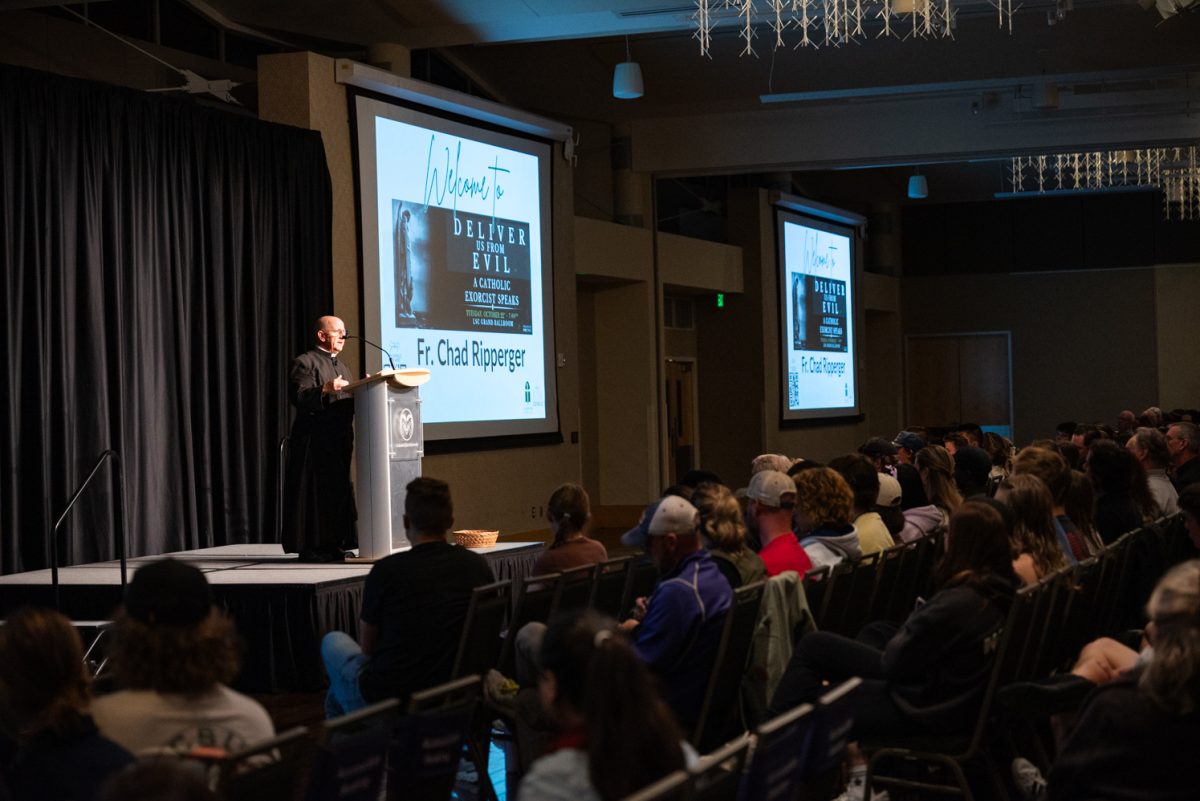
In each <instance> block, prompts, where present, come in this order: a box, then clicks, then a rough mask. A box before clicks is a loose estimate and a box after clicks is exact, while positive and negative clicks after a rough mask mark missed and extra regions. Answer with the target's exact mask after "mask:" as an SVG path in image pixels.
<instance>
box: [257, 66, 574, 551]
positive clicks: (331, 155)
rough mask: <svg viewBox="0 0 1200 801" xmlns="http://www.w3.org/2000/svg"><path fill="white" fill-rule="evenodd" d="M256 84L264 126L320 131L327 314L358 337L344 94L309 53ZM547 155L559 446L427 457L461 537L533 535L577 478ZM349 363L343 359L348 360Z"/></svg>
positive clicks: (567, 288)
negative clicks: (329, 294) (326, 211)
mask: <svg viewBox="0 0 1200 801" xmlns="http://www.w3.org/2000/svg"><path fill="white" fill-rule="evenodd" d="M259 83H260V99H259V106H260V114H261V116H262V118H263V119H267V120H273V121H276V122H284V123H287V124H290V125H298V126H301V127H307V128H312V129H314V130H317V131H320V132H321V136H322V139H323V140H324V142H325V151H326V156H327V158H328V161H329V172H330V178H331V179H332V183H333V265H334V276H333V281H334V305H335V307H336V309H337V310H338V313H339V314H340V315H341V316H342V317H343V318H344V319H345V320H346V324H347V325H348V326H349V327H351V328H352V329H355V328H358V327H359V319H360V314H359V312H360V310H359V287H358V246H357V237H358V224H357V219H356V216H355V198H354V173H353V162H352V159H351V141H350V130H349V119H348V117H349V104H348V103H347V100H346V89H345V87H344V86H342V85H340V84H338V83H336V81H335V80H334V62H333V61H332V60H331V59H328V58H325V57H323V56H318V55H315V54H312V53H290V54H285V55H279V56H268V57H264V58H262V59H260V60H259ZM553 152H554V155H553V157H552V180H553V186H552V196H553V197H554V199H555V206H554V210H553V238H554V254H553V255H554V309H555V314H556V317H555V351H556V354H557V355H561V356H562V357H563V358H564V359H565V366H563V367H561V368H558V414H559V421H560V428H561V430H562V432H563V437H564V442H563V443H562V444H559V445H547V446H541V447H531V448H512V449H506V450H496V451H484V452H477V453H462V454H444V455H433V456H427V457H426V458H425V463H424V465H423V471H424V473H425V475H429V476H436V477H438V478H441V479H444V480H446V481H449V482H450V484H451V486H452V487H453V488H454V498H455V522H456V525H457V526H459V527H462V528H499V529H500V530H501V531H502V532H503V533H504V534H505V535H507V536H511V535H513V534H520V533H521V532H526V531H538V532H540V531H542V530H543V529H544V521H543V520H542V517H541V514H540V510H541V509H543V508H544V507H545V503H546V499H547V498H548V497H549V495H550V493H551V491H552V490H553V489H554V488H555V487H556V486H558V484H560V483H562V482H563V481H579V477H580V470H581V468H580V448H579V445H578V444H572V443H571V442H570V440H571V435H572V433H577V432H578V431H579V378H578V376H579V366H578V363H577V358H576V354H577V344H576V328H577V326H576V320H575V314H576V304H575V265H574V253H575V226H574V214H573V211H572V200H571V199H572V196H573V188H572V172H571V169H570V168H569V167H568V166H567V165H566V164H565V163H564V162H563V160H562V159H561V156H560V154H561V149H560V148H558V147H556V148H554V151H553ZM348 350H349V349H348ZM556 354H555V353H552V354H549V358H550V359H552V360H553V359H554V358H555V355H556ZM357 356H358V354H356V353H351V354H350V358H352V359H353V358H355V357H357ZM360 364H361V362H360ZM434 380H436V378H435V379H434Z"/></svg>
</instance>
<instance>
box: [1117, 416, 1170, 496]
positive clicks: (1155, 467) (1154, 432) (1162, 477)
mask: <svg viewBox="0 0 1200 801" xmlns="http://www.w3.org/2000/svg"><path fill="white" fill-rule="evenodd" d="M1125 448H1126V450H1128V451H1129V452H1130V453H1132V454H1133V458H1134V459H1136V460H1137V461H1138V463H1139V464H1141V466H1142V469H1143V470H1145V472H1146V483H1147V484H1148V485H1149V487H1150V494H1151V495H1152V496H1153V497H1154V502H1155V504H1157V505H1158V513H1159V516H1162V517H1166V516H1168V515H1173V514H1175V513H1176V512H1178V511H1179V492H1178V491H1177V490H1176V489H1175V485H1174V484H1172V483H1171V479H1170V478H1168V477H1167V465H1168V464H1170V462H1171V452H1170V450H1169V449H1168V448H1167V438H1166V437H1164V436H1163V434H1162V432H1161V431H1159V430H1158V429H1156V428H1139V429H1138V430H1137V431H1134V432H1133V436H1131V437H1130V438H1129V440H1128V441H1127V442H1126V443H1125Z"/></svg>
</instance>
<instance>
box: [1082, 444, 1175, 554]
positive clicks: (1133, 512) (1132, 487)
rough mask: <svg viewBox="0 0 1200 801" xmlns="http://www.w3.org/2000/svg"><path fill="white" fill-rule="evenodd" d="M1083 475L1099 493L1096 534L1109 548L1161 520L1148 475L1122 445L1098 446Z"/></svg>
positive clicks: (1092, 451)
mask: <svg viewBox="0 0 1200 801" xmlns="http://www.w3.org/2000/svg"><path fill="white" fill-rule="evenodd" d="M1084 472H1085V473H1087V476H1088V478H1090V479H1091V480H1092V486H1093V487H1095V489H1096V531H1098V532H1099V533H1100V539H1102V540H1103V541H1104V543H1105V544H1106V545H1111V544H1112V543H1114V542H1116V541H1117V538H1118V537H1120V536H1121V535H1122V534H1124V533H1125V532H1127V531H1133V530H1134V529H1135V528H1138V527H1139V526H1141V525H1142V523H1144V522H1146V521H1148V520H1153V519H1155V518H1156V517H1158V514H1157V510H1158V507H1157V505H1155V504H1154V499H1153V496H1151V495H1150V488H1149V485H1148V484H1147V483H1146V475H1145V472H1144V471H1143V470H1142V468H1141V465H1139V464H1138V463H1137V460H1136V459H1134V457H1133V454H1131V453H1130V452H1129V451H1127V450H1125V449H1124V448H1122V447H1121V446H1120V445H1117V444H1116V443H1115V442H1108V441H1103V442H1097V443H1096V444H1095V446H1093V447H1092V450H1091V455H1090V456H1089V457H1088V462H1087V469H1086V470H1085V471H1084Z"/></svg>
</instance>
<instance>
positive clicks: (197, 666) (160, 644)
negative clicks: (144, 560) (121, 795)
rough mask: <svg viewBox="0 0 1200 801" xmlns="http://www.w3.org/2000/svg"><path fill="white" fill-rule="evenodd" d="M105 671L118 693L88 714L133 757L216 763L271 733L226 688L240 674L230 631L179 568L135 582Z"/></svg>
mask: <svg viewBox="0 0 1200 801" xmlns="http://www.w3.org/2000/svg"><path fill="white" fill-rule="evenodd" d="M109 664H110V665H111V667H112V669H113V672H114V674H115V676H116V680H117V683H118V685H119V686H120V687H121V689H120V690H119V691H118V692H115V693H112V694H110V695H106V696H102V697H100V698H97V699H96V700H95V701H94V702H93V703H92V715H93V717H94V718H95V720H96V725H97V726H98V727H99V729H100V731H101V733H102V734H104V736H105V737H108V738H109V739H110V740H113V741H114V742H116V743H118V744H119V745H121V746H123V747H124V748H126V749H127V750H129V751H131V752H132V753H134V754H136V755H152V754H164V753H169V754H185V755H193V756H206V757H220V756H222V755H224V754H228V753H232V752H235V751H239V750H242V749H244V748H246V747H247V746H250V745H253V744H255V743H257V742H261V741H263V740H267V739H269V738H271V737H273V736H274V735H275V727H274V725H273V724H272V723H271V718H270V716H269V715H268V714H267V711H266V710H265V709H264V708H263V707H262V705H261V704H259V703H258V702H257V701H255V700H254V699H252V698H249V697H247V696H245V695H242V694H241V693H238V692H235V691H234V690H232V689H230V688H229V687H228V686H227V684H228V682H230V681H232V680H233V678H234V676H235V675H237V672H238V669H239V667H240V665H239V657H238V646H237V633H236V631H235V629H234V626H233V622H232V621H230V620H229V618H228V617H226V615H225V614H224V613H223V612H222V611H220V610H218V609H215V608H214V607H213V604H212V593H211V591H210V589H209V586H208V581H207V580H205V578H204V574H203V573H201V572H200V571H199V570H197V569H196V568H195V567H193V566H192V565H189V564H187V563H185V562H181V561H177V560H174V559H164V560H162V561H160V562H153V563H151V564H149V565H147V566H145V567H143V568H141V569H140V570H138V571H137V572H136V573H135V574H134V576H133V580H132V581H130V583H129V587H128V589H127V590H126V593H125V605H124V608H123V610H122V611H121V612H120V613H119V614H118V616H117V619H116V623H115V626H114V629H113V645H112V652H111V655H110V663H109Z"/></svg>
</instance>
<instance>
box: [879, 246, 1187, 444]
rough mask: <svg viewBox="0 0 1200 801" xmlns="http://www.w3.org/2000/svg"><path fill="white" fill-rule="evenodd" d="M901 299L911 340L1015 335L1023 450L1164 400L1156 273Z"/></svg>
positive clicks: (1031, 280) (919, 292) (965, 287)
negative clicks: (1063, 430)
mask: <svg viewBox="0 0 1200 801" xmlns="http://www.w3.org/2000/svg"><path fill="white" fill-rule="evenodd" d="M901 291H902V297H903V310H904V316H903V319H904V332H905V333H906V334H935V333H946V334H955V333H966V332H975V331H1007V330H1011V331H1012V392H1013V417H1014V429H1015V430H1014V432H1013V434H1014V439H1015V441H1016V442H1017V443H1018V444H1020V443H1024V442H1028V441H1030V440H1032V439H1036V438H1038V437H1046V436H1053V434H1054V426H1055V424H1056V423H1058V422H1061V421H1064V420H1076V421H1080V422H1083V421H1099V420H1104V421H1109V422H1112V421H1113V420H1115V418H1116V415H1117V413H1118V412H1119V411H1120V410H1121V409H1124V408H1132V409H1135V410H1140V409H1143V408H1145V407H1146V406H1149V405H1150V404H1152V403H1155V402H1156V400H1157V398H1158V395H1159V392H1158V375H1159V366H1158V353H1159V347H1158V336H1157V335H1158V326H1157V324H1156V318H1157V313H1156V308H1155V307H1156V300H1157V295H1156V292H1157V290H1156V282H1155V271H1154V270H1153V269H1141V270H1097V271H1087V272H1069V273H1068V272H1064V273H1043V274H1024V275H954V276H938V277H929V278H925V277H921V278H915V277H913V278H906V279H904V281H903V282H902V289H901ZM1176 350H1178V348H1176ZM1194 352H1195V351H1194V348H1193V350H1192V354H1193V355H1192V357H1191V358H1192V361H1193V362H1194ZM929 391H937V389H936V388H934V387H931V388H930V389H929Z"/></svg>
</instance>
